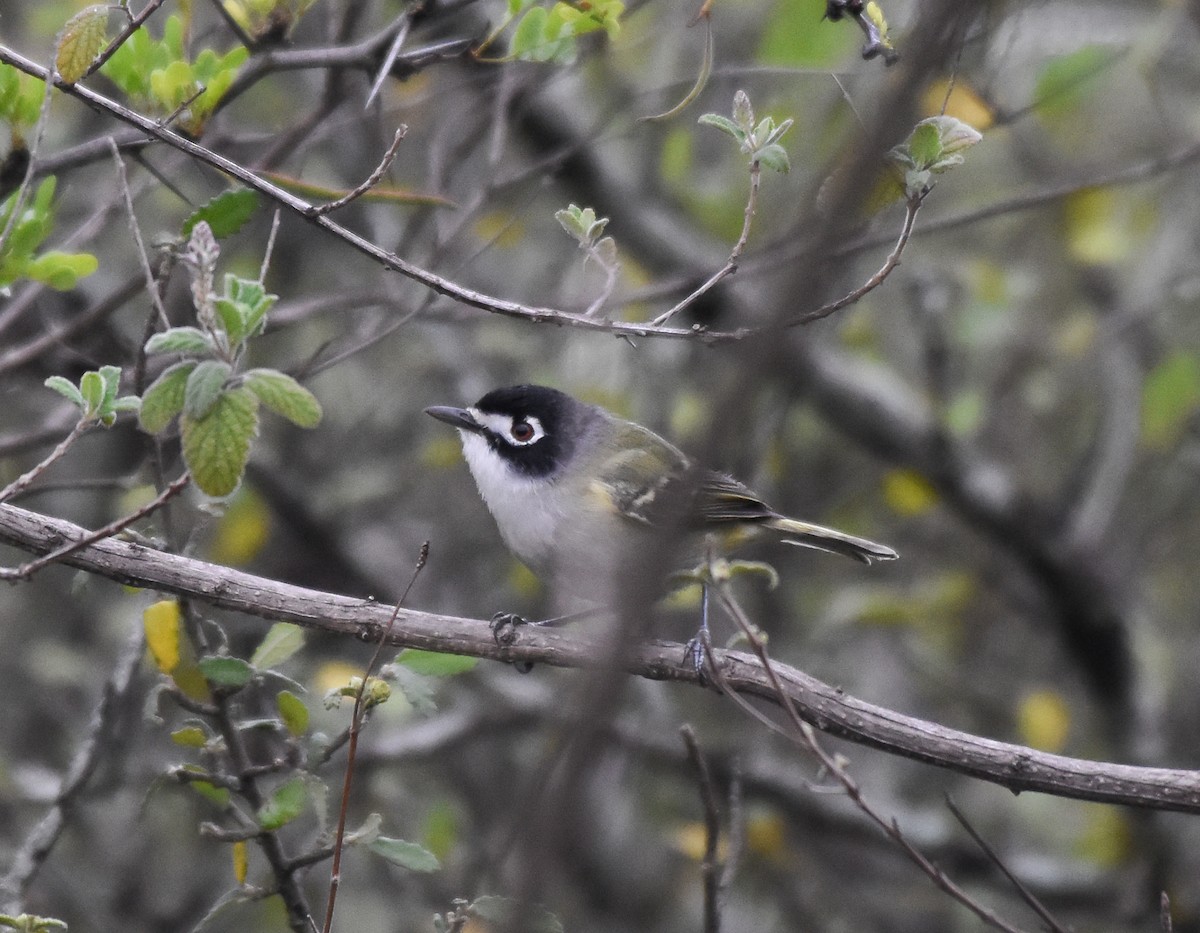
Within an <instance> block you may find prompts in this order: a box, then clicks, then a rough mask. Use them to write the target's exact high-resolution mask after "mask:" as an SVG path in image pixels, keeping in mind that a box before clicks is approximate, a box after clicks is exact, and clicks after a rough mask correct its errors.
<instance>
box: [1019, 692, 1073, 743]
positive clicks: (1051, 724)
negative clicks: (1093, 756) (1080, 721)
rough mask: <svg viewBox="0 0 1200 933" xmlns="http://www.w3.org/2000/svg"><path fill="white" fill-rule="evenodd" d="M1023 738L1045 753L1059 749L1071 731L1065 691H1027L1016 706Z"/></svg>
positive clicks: (1022, 739) (1069, 712)
mask: <svg viewBox="0 0 1200 933" xmlns="http://www.w3.org/2000/svg"><path fill="white" fill-rule="evenodd" d="M1017 729H1018V731H1019V732H1020V735H1021V741H1023V742H1024V743H1025V744H1026V745H1029V746H1031V747H1033V748H1037V749H1041V750H1042V751H1044V752H1060V751H1062V749H1063V747H1064V746H1065V745H1066V744H1067V736H1068V735H1069V734H1070V731H1071V711H1070V710H1069V709H1068V708H1067V703H1066V701H1065V700H1064V699H1063V697H1062V694H1060V693H1057V692H1056V691H1054V690H1039V691H1037V692H1035V693H1030V694H1028V695H1027V696H1026V697H1025V698H1024V699H1023V700H1021V704H1020V706H1019V707H1018V708H1017Z"/></svg>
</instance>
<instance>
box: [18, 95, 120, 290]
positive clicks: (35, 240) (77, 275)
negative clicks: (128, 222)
mask: <svg viewBox="0 0 1200 933" xmlns="http://www.w3.org/2000/svg"><path fill="white" fill-rule="evenodd" d="M0 81H3V75H0ZM55 185H56V181H55V178H54V176H50V177H49V178H46V179H44V180H43V181H42V183H41V184H40V185H38V187H37V191H35V192H34V195H33V199H32V200H31V201H30V202H29V203H28V204H26V205H24V207H22V208H20V213H19V214H18V215H17V217H16V219H15V221H13V218H12V215H13V211H14V210H17V209H18V204H17V201H18V196H19V195H20V193H21V192H19V191H14V192H13V193H12V194H11V195H9V196H8V198H7V199H6V200H5V201H4V204H3V206H0V230H4V229H7V228H8V227H9V224H10V223H12V228H11V230H10V232H9V235H8V238H7V239H6V240H5V241H4V243H3V245H2V246H0V293H2V292H5V291H7V289H8V287H9V286H10V285H12V283H13V282H15V281H17V280H18V279H22V278H28V279H33V280H34V281H37V282H42V283H44V284H46V285H49V286H50V287H51V288H53V289H56V290H57V291H70V290H71V289H73V288H74V287H75V284H76V282H78V281H79V279H81V278H83V277H85V276H89V275H91V274H92V273H93V272H95V271H96V269H97V268H98V267H99V262H98V260H97V259H96V257H95V256H93V255H92V254H91V253H66V252H62V251H59V250H49V251H47V252H45V253H40V254H39V253H38V248H39V247H40V246H41V245H42V243H43V242H45V240H46V238H47V237H48V236H49V235H50V231H51V230H53V228H54V207H53V201H54V189H55Z"/></svg>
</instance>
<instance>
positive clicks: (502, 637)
mask: <svg viewBox="0 0 1200 933" xmlns="http://www.w3.org/2000/svg"><path fill="white" fill-rule="evenodd" d="M531 624H534V623H531V622H530V621H529V620H528V619H526V618H525V617H524V616H519V615H517V614H516V613H515V612H497V613H496V614H495V615H494V616H492V621H491V622H489V623H488V628H490V629H491V630H492V638H494V639H496V644H497V645H499V646H500V647H501V648H507V647H509V646H510V645H511V644H512V643H513V642H515V641H516V640H517V629H518V628H520V627H521V626H522V625H531ZM512 666H513V667H515V668H516V669H517V670H518V671H520V672H521V673H522V674H528V673H529V672H530V671H531V670H533V662H532V661H513V662H512Z"/></svg>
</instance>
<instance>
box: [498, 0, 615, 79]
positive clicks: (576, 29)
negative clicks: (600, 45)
mask: <svg viewBox="0 0 1200 933" xmlns="http://www.w3.org/2000/svg"><path fill="white" fill-rule="evenodd" d="M624 12H625V4H624V2H622V0H578V2H576V3H566V2H563V0H559V2H557V3H555V4H554V5H553V6H550V7H545V6H540V5H538V4H537V2H536V0H508V7H507V11H506V14H505V16H504V19H503V20H502V21H501V23H500V25H499V26H497V27H496V29H495V30H494V31H493V32H492V34H491V35H490V36H489V37H488V38H487V40H485V41H484V43H483V45H482V47H481V48H487V47H488V46H489V45H490V44H491V43H492V42H494V41H495V39H496V37H497V36H499V35H500V33H501V32H503V31H504V30H505V29H507V28H508V26H509V25H510V24H512V23H513V22H515V23H516V27H515V28H514V29H513V33H512V37H511V38H510V39H509V45H508V55H507V57H506V58H507V59H508V60H512V59H516V60H518V61H528V62H553V63H554V64H559V65H566V64H570V63H572V62H574V61H575V59H576V57H577V56H578V54H579V47H578V41H577V40H578V39H579V38H580V37H581V36H585V35H587V34H588V33H593V32H599V31H600V30H603V31H604V32H605V33H607V34H608V37H609V38H610V39H615V38H616V37H617V35H618V34H619V33H620V31H621V16H622V14H623V13H624Z"/></svg>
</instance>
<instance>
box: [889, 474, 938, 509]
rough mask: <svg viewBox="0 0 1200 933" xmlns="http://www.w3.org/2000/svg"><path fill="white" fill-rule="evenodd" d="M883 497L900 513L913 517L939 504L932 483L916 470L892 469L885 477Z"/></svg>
mask: <svg viewBox="0 0 1200 933" xmlns="http://www.w3.org/2000/svg"><path fill="white" fill-rule="evenodd" d="M883 498H884V501H885V502H887V504H888V505H889V506H891V507H892V510H893V511H894V512H896V513H897V514H898V515H903V516H905V517H906V518H911V517H913V516H915V515H920V514H922V513H924V512H928V511H929V510H930V509H931V508H933V507H934V506H935V505H937V502H938V494H937V490H936V489H934V488H933V486H932V484H931V483H930V482H929V480H927V479H926V478H925V477H924V476H922V475H921V474H920V473H918V472H917V471H916V470H892V471H891V472H890V473H888V474H887V476H885V477H884V479H883Z"/></svg>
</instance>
